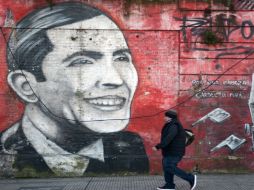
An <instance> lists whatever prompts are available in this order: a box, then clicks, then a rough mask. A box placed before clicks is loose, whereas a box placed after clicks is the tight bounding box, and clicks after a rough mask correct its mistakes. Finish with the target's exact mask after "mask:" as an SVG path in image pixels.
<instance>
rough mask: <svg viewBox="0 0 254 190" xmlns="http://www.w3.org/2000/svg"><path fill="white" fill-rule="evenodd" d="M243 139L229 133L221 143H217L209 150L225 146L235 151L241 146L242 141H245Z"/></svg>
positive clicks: (212, 150)
mask: <svg viewBox="0 0 254 190" xmlns="http://www.w3.org/2000/svg"><path fill="white" fill-rule="evenodd" d="M245 142H246V140H245V139H240V138H238V137H237V136H235V135H230V136H229V137H228V138H226V139H225V140H223V141H222V142H221V143H219V144H218V145H217V146H215V147H214V148H212V149H211V152H214V151H216V150H219V149H221V148H222V147H224V146H226V147H228V148H229V149H230V150H232V151H235V150H237V149H239V148H240V147H241V145H242V144H243V143H245Z"/></svg>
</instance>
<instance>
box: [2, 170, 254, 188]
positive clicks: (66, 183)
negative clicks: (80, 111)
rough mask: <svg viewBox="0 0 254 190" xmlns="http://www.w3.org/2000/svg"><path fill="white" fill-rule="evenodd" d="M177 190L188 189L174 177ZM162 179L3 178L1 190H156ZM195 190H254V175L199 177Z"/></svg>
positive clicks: (145, 177) (129, 177)
mask: <svg viewBox="0 0 254 190" xmlns="http://www.w3.org/2000/svg"><path fill="white" fill-rule="evenodd" d="M175 181H176V190H189V189H190V188H189V185H188V183H187V182H185V181H183V180H181V179H180V178H177V177H176V178H175ZM163 183H164V181H163V177H162V176H126V177H85V178H49V179H38V178H37V179H0V190H155V189H156V187H157V186H160V185H163ZM196 190H254V174H242V175H232V174H230V175H198V185H197V188H196Z"/></svg>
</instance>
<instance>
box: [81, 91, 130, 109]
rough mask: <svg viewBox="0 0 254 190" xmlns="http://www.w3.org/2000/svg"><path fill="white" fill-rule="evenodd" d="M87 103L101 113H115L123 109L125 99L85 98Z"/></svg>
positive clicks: (112, 96)
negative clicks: (101, 111)
mask: <svg viewBox="0 0 254 190" xmlns="http://www.w3.org/2000/svg"><path fill="white" fill-rule="evenodd" d="M84 100H85V101H86V102H87V103H89V104H91V105H92V106H94V107H95V108H97V109H100V110H103V111H116V110H120V109H122V108H123V106H124V105H125V102H126V98H124V97H121V96H116V95H110V96H102V97H96V98H85V99H84Z"/></svg>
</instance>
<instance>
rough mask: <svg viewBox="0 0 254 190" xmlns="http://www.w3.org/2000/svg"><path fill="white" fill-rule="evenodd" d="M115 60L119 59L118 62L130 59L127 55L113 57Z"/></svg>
mask: <svg viewBox="0 0 254 190" xmlns="http://www.w3.org/2000/svg"><path fill="white" fill-rule="evenodd" d="M115 61H120V62H129V61H130V59H129V57H128V56H119V57H117V58H116V59H115Z"/></svg>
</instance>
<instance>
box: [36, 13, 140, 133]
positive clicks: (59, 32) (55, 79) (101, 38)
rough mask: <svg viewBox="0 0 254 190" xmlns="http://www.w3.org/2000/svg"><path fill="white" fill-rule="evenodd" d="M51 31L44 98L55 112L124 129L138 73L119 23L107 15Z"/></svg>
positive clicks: (40, 86) (41, 87)
mask: <svg viewBox="0 0 254 190" xmlns="http://www.w3.org/2000/svg"><path fill="white" fill-rule="evenodd" d="M84 28H85V29H84ZM80 29H81V30H80ZM83 29H84V30H83ZM47 36H48V38H49V39H50V41H51V42H52V44H53V51H51V52H50V53H49V54H47V55H46V57H45V58H44V60H43V62H42V71H43V74H44V75H45V78H46V80H45V81H44V82H37V84H36V89H35V91H36V93H37V96H38V97H39V98H40V99H41V101H42V102H43V103H44V104H45V105H46V106H47V108H48V109H49V110H50V111H51V112H53V113H54V114H55V115H57V116H59V117H63V118H67V119H71V120H73V121H71V120H69V122H70V123H74V121H75V123H77V122H78V123H80V124H81V125H82V126H83V127H85V128H86V127H87V128H88V129H90V130H91V131H94V132H99V133H110V132H117V131H120V130H123V129H124V128H125V127H126V126H127V124H128V122H129V119H128V118H129V117H130V106H131V101H132V98H133V95H134V92H135V89H136V87H137V80H138V79H137V72H136V69H135V67H134V65H133V63H132V57H131V54H130V52H129V48H128V46H127V43H126V41H125V38H124V36H123V33H122V32H121V31H120V30H119V28H118V27H117V26H116V25H115V23H113V22H112V21H111V20H110V19H109V18H107V17H106V16H104V15H101V16H97V17H94V18H92V19H88V20H84V21H79V22H76V23H73V24H68V25H65V26H62V27H58V28H53V29H49V30H48V31H47ZM121 119H123V120H121ZM93 120H102V121H93ZM85 121H88V122H85Z"/></svg>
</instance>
